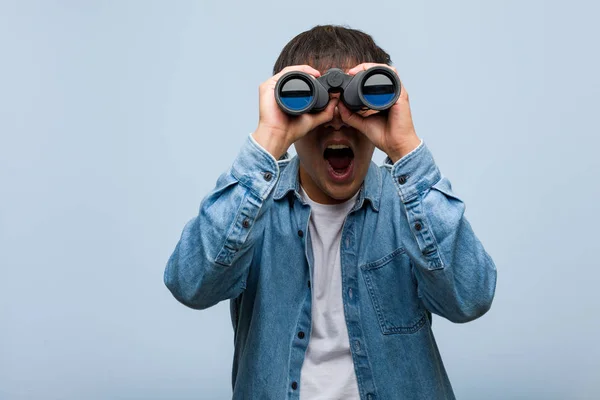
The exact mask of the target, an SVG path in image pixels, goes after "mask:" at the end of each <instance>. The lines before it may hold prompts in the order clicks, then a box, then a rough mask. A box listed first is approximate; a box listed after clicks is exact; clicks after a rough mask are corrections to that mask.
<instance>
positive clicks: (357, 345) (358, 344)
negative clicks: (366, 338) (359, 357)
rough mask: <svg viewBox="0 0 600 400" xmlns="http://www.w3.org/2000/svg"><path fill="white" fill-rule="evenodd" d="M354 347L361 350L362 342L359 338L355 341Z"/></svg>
mask: <svg viewBox="0 0 600 400" xmlns="http://www.w3.org/2000/svg"><path fill="white" fill-rule="evenodd" d="M354 348H355V349H356V351H360V342H359V341H358V340H357V341H356V342H354Z"/></svg>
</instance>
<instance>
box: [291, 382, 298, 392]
mask: <svg viewBox="0 0 600 400" xmlns="http://www.w3.org/2000/svg"><path fill="white" fill-rule="evenodd" d="M292 389H294V390H296V389H298V382H296V381H294V382H292Z"/></svg>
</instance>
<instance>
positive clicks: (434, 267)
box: [391, 144, 496, 322]
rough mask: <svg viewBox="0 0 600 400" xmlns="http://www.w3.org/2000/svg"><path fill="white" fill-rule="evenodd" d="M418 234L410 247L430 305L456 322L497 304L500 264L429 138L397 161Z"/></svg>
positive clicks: (395, 174)
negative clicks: (438, 162) (442, 170)
mask: <svg viewBox="0 0 600 400" xmlns="http://www.w3.org/2000/svg"><path fill="white" fill-rule="evenodd" d="M391 174H392V179H393V180H394V183H395V185H396V188H397V190H398V193H399V196H400V201H401V202H402V204H403V209H404V210H405V212H406V218H407V220H408V223H409V226H410V229H411V232H412V235H411V237H410V238H409V239H408V240H407V241H406V243H405V248H406V250H407V253H408V255H409V256H410V257H411V259H412V261H413V265H414V271H415V277H416V279H417V283H418V293H419V296H420V297H421V299H422V301H423V303H424V304H425V307H426V308H427V309H428V310H429V311H431V312H433V313H436V314H438V315H441V316H443V317H445V318H447V319H449V320H450V321H453V322H468V321H471V320H473V319H475V318H478V317H480V316H481V315H483V314H484V313H485V312H486V311H487V310H488V309H489V308H490V306H491V304H492V299H493V297H494V292H495V288H496V267H495V265H494V262H493V261H492V259H491V257H490V256H489V255H488V254H487V252H486V251H485V249H484V248H483V245H482V244H481V242H480V241H479V239H478V238H477V236H475V233H474V232H473V230H472V228H471V225H470V224H469V222H468V221H467V219H466V217H465V216H464V213H465V205H464V203H463V202H462V201H461V200H460V199H459V198H458V197H457V196H456V195H455V194H454V193H453V192H452V188H451V185H450V181H448V179H447V178H445V177H443V176H442V175H441V173H440V171H439V170H438V168H437V166H436V165H435V162H434V159H433V156H432V155H431V153H430V151H429V150H428V148H427V147H426V146H425V144H421V145H420V146H419V147H417V148H416V149H415V150H414V151H412V152H411V153H409V154H408V155H406V156H404V157H403V158H401V159H400V160H399V161H397V162H396V163H394V165H393V166H392V167H391Z"/></svg>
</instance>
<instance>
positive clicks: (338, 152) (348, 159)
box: [323, 144, 354, 178]
mask: <svg viewBox="0 0 600 400" xmlns="http://www.w3.org/2000/svg"><path fill="white" fill-rule="evenodd" d="M323 158H325V160H327V162H328V163H329V166H330V167H331V170H330V171H331V172H332V173H333V174H334V175H337V177H340V178H341V177H345V176H346V175H347V174H348V173H349V172H350V170H351V168H352V165H353V162H352V161H353V160H354V151H352V149H351V148H350V147H348V146H346V145H343V144H331V145H329V146H327V148H326V149H325V151H324V152H323Z"/></svg>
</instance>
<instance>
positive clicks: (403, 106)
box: [338, 63, 421, 163]
mask: <svg viewBox="0 0 600 400" xmlns="http://www.w3.org/2000/svg"><path fill="white" fill-rule="evenodd" d="M376 65H379V66H383V67H387V68H390V69H392V70H393V71H394V72H395V73H396V74H398V71H397V70H396V68H394V67H390V66H389V65H386V64H374V63H364V64H360V65H357V66H356V67H354V68H352V69H351V70H349V71H348V74H349V75H356V74H357V73H358V72H360V71H366V70H367V69H369V68H371V67H374V66H376ZM401 86H402V87H401V90H400V98H398V101H397V102H396V104H394V105H393V106H392V107H391V108H390V109H389V112H388V114H387V116H383V115H378V114H373V115H369V116H363V115H360V114H357V113H353V112H352V111H350V110H349V109H348V108H347V107H346V106H344V104H343V103H342V102H341V101H340V102H339V104H338V109H339V111H340V116H341V117H342V120H343V121H344V122H345V123H346V124H348V125H350V126H352V127H353V128H356V129H358V130H359V131H360V132H362V133H363V134H364V135H365V136H367V137H368V138H369V140H370V141H371V142H372V143H373V144H374V145H375V146H376V147H377V148H379V149H380V150H381V151H383V152H384V153H386V154H387V155H388V157H390V159H391V160H392V162H394V163H395V162H396V161H398V160H399V159H401V158H402V157H403V156H405V155H406V154H408V153H410V152H411V151H412V150H414V149H415V148H416V147H417V146H418V145H419V144H420V143H421V140H420V139H419V137H418V136H417V133H416V132H415V127H414V125H413V121H412V116H411V113H410V105H409V103H408V93H407V92H406V88H405V87H404V85H402V84H401ZM368 114H369V113H367V114H366V115H368Z"/></svg>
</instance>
